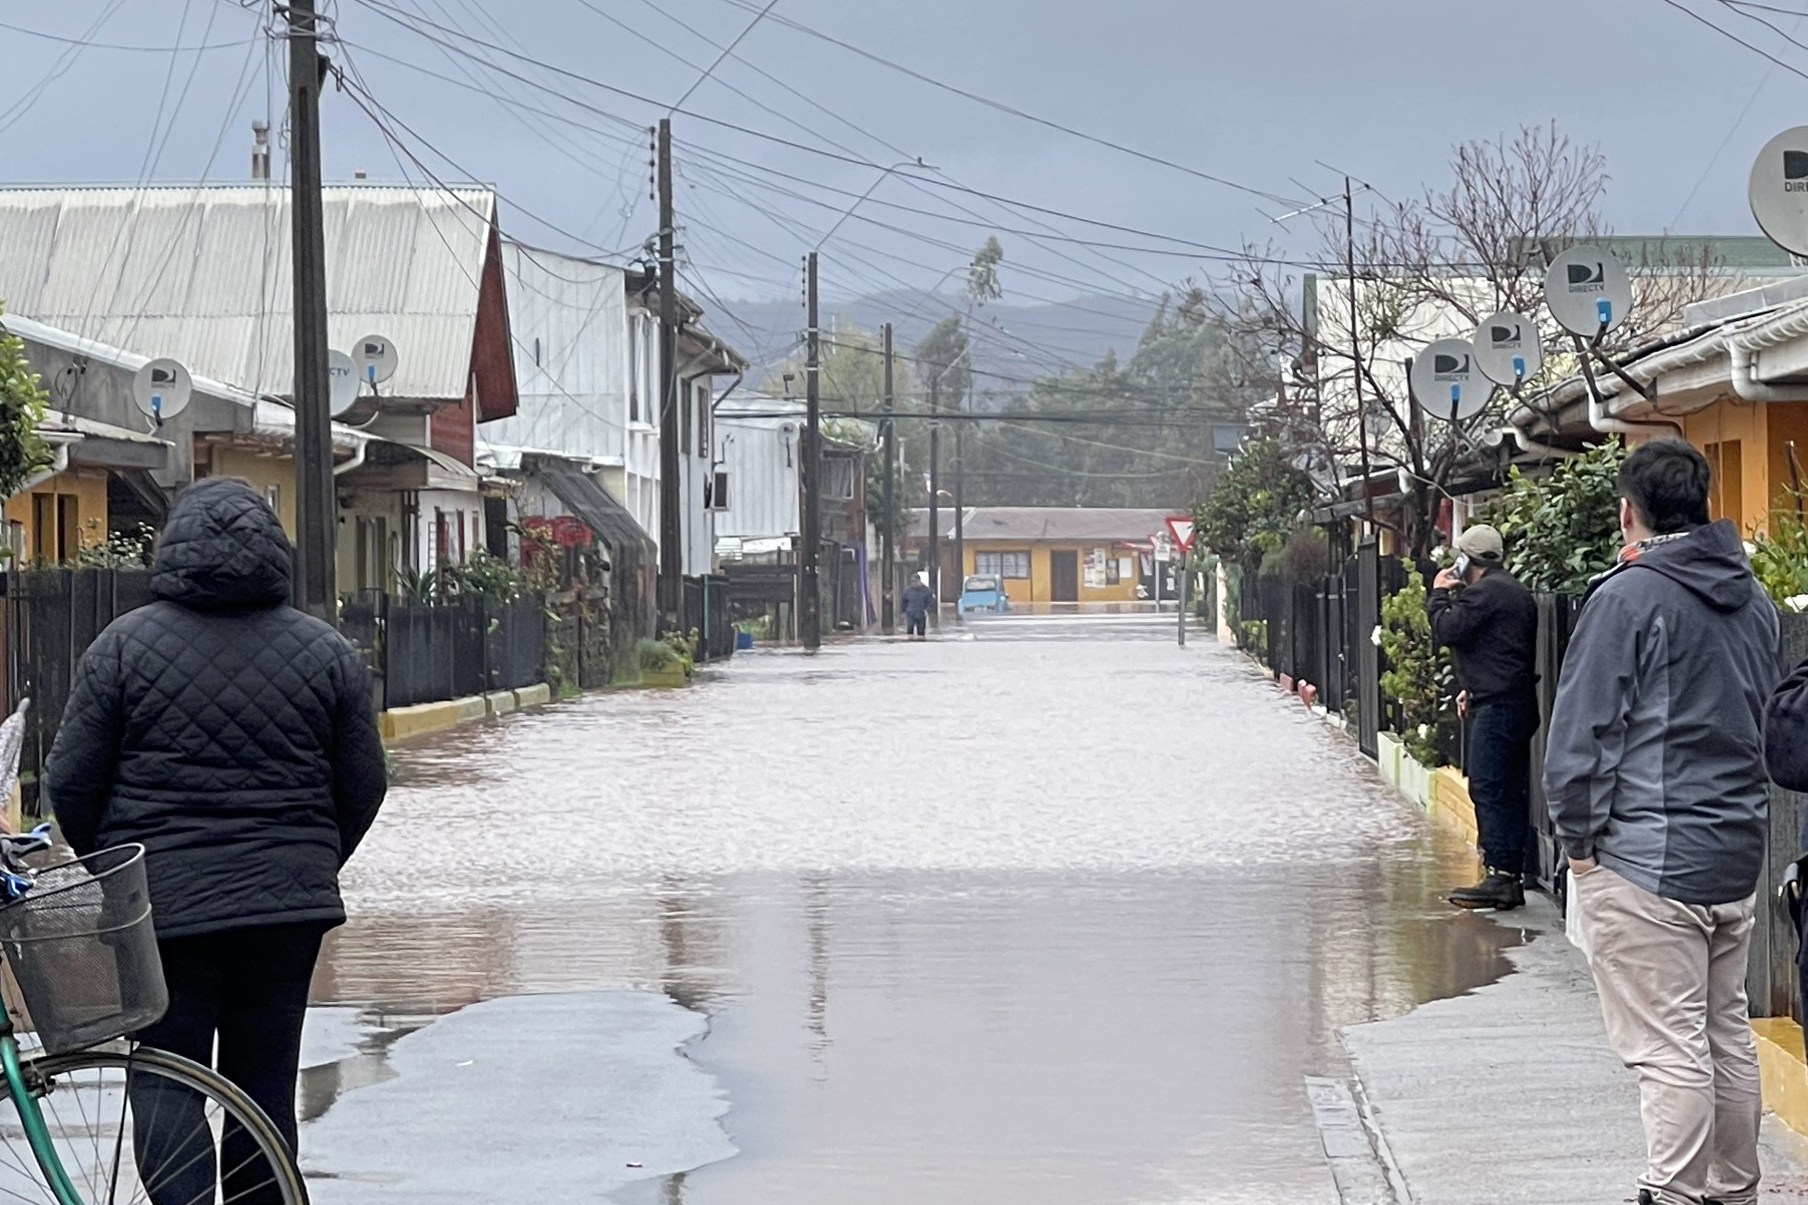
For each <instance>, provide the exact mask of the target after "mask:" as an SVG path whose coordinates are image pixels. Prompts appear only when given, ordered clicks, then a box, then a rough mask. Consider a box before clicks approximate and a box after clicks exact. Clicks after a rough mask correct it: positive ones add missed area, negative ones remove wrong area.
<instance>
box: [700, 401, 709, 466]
mask: <svg viewBox="0 0 1808 1205" xmlns="http://www.w3.org/2000/svg"><path fill="white" fill-rule="evenodd" d="M697 455H699V456H701V457H703V459H705V460H708V459H709V383H708V382H707V381H706V382H704V383H703V384H701V385H699V386H697Z"/></svg>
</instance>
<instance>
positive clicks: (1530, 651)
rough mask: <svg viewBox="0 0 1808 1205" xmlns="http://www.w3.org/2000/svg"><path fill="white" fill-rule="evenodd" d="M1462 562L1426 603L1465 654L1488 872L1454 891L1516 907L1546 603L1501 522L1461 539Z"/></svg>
mask: <svg viewBox="0 0 1808 1205" xmlns="http://www.w3.org/2000/svg"><path fill="white" fill-rule="evenodd" d="M1456 550H1457V560H1456V564H1455V565H1454V566H1452V567H1451V568H1449V569H1446V570H1444V571H1443V572H1441V573H1439V574H1438V576H1437V578H1436V580H1434V581H1433V583H1432V591H1431V594H1430V596H1429V597H1428V598H1427V599H1426V600H1425V610H1426V612H1427V613H1428V614H1429V616H1430V618H1431V632H1432V636H1433V637H1434V638H1435V639H1436V640H1437V642H1438V643H1439V644H1442V645H1446V646H1448V647H1449V649H1450V651H1451V652H1452V653H1453V654H1455V657H1456V671H1457V677H1458V679H1459V680H1460V682H1461V685H1462V693H1461V694H1459V695H1458V696H1457V711H1458V714H1460V715H1463V716H1465V717H1466V718H1467V719H1468V721H1469V756H1468V758H1467V762H1468V771H1469V797H1470V798H1471V799H1472V800H1473V801H1474V803H1475V827H1476V832H1477V834H1478V837H1479V843H1480V845H1481V849H1482V862H1483V874H1482V878H1481V881H1480V882H1478V883H1476V884H1475V885H1474V886H1473V887H1460V888H1458V889H1457V890H1455V891H1453V892H1451V893H1450V896H1449V899H1450V902H1451V903H1453V904H1455V905H1456V906H1457V907H1459V908H1499V909H1508V908H1517V907H1519V906H1520V905H1521V904H1523V903H1525V888H1524V886H1523V885H1522V883H1521V879H1520V876H1521V875H1522V874H1523V873H1524V871H1525V837H1526V829H1527V826H1528V825H1529V823H1530V815H1529V808H1530V800H1531V795H1530V792H1531V780H1532V760H1531V758H1532V749H1531V746H1532V734H1533V733H1535V732H1537V731H1538V702H1537V698H1536V697H1535V695H1534V694H1533V687H1534V686H1535V685H1536V683H1537V681H1538V675H1537V671H1536V670H1535V669H1534V668H1533V664H1534V657H1535V655H1536V651H1537V647H1538V604H1537V603H1536V602H1534V601H1533V599H1532V595H1531V592H1530V591H1528V590H1527V589H1526V588H1525V587H1524V586H1522V585H1520V584H1519V582H1518V580H1517V579H1515V578H1514V576H1513V575H1512V574H1511V573H1508V572H1507V570H1506V566H1505V565H1504V564H1503V563H1502V562H1503V554H1504V547H1503V545H1502V543H1501V538H1500V532H1498V531H1496V530H1495V529H1494V528H1492V527H1489V526H1488V525H1487V524H1485V523H1482V524H1477V525H1476V526H1474V527H1470V528H1468V529H1466V530H1465V531H1464V532H1463V534H1462V535H1460V536H1458V537H1457V539H1456Z"/></svg>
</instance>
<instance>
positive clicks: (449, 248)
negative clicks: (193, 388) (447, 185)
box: [0, 185, 496, 398]
mask: <svg viewBox="0 0 1808 1205" xmlns="http://www.w3.org/2000/svg"><path fill="white" fill-rule="evenodd" d="M324 204H325V214H326V279H327V305H328V316H327V332H328V338H329V339H330V340H331V342H332V345H333V346H334V347H339V348H348V347H350V346H351V343H352V341H353V340H355V339H357V338H359V337H360V336H363V335H373V334H376V335H383V336H386V337H387V338H389V339H390V340H392V341H393V342H394V343H395V346H396V349H397V352H398V367H397V369H396V375H395V377H394V378H392V379H391V380H390V381H389V383H388V384H387V385H386V386H385V387H384V391H385V392H386V393H388V394H390V395H392V396H396V397H410V398H462V397H463V396H464V395H465V390H466V385H467V381H468V377H469V373H470V367H471V350H472V340H473V338H474V335H475V332H476V326H477V302H478V294H479V288H480V284H481V281H482V273H483V262H484V255H485V252H486V249H487V240H488V236H489V229H490V225H491V223H492V221H493V219H494V216H495V205H496V202H495V194H494V193H493V192H491V191H490V190H489V189H485V188H460V189H454V190H451V191H439V190H423V189H414V188H407V187H398V186H394V185H335V186H331V187H328V188H327V189H325V190H324ZM289 252H290V240H289V194H288V191H287V190H286V189H283V188H277V187H266V186H264V185H249V186H247V185H205V186H199V187H196V186H181V187H170V186H156V187H150V188H0V298H4V299H5V302H6V308H7V310H8V311H9V312H11V313H14V314H19V315H22V316H24V317H28V318H35V319H37V320H38V321H40V322H45V323H49V324H50V325H52V326H57V327H61V328H63V329H64V330H67V331H70V332H73V333H74V334H77V335H80V336H82V337H85V338H89V339H95V340H98V341H100V342H103V343H107V344H112V345H114V346H117V347H120V348H123V349H125V350H127V351H131V352H135V353H138V354H140V355H145V356H173V357H175V358H176V359H177V360H180V361H181V362H182V363H183V365H184V366H186V367H187V368H188V370H189V371H190V372H191V373H193V374H194V375H196V376H205V377H211V378H213V379H214V380H217V381H222V382H226V383H228V384H231V385H235V386H238V387H240V388H242V389H246V390H249V391H251V392H252V393H273V394H287V393H288V392H289V391H290V389H291V388H292V386H293V377H294V371H293V368H292V367H291V364H292V360H291V355H290V351H291V339H292V335H291V331H290V323H291V319H290V309H291V307H290V303H291V289H292V284H291V279H290V271H289V262H290V254H289Z"/></svg>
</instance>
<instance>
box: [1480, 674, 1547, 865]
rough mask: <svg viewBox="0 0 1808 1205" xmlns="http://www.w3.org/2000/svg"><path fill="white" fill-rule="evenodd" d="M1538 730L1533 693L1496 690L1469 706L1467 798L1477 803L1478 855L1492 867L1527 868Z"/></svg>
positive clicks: (1536, 710) (1536, 708)
mask: <svg viewBox="0 0 1808 1205" xmlns="http://www.w3.org/2000/svg"><path fill="white" fill-rule="evenodd" d="M1537 731H1538V702H1537V700H1536V699H1534V698H1533V697H1532V696H1531V695H1506V696H1500V697H1496V698H1492V699H1488V700H1485V701H1484V702H1481V703H1476V704H1474V705H1472V706H1471V707H1470V709H1469V758H1468V766H1467V769H1468V771H1469V798H1470V799H1471V800H1473V801H1474V803H1475V828H1476V833H1477V836H1478V839H1479V844H1480V845H1481V847H1482V861H1483V862H1484V863H1486V864H1487V866H1488V868H1489V869H1490V870H1506V871H1511V872H1512V873H1514V874H1522V873H1524V871H1525V843H1526V829H1527V827H1528V826H1529V825H1530V824H1531V789H1532V734H1533V733H1535V732H1537Z"/></svg>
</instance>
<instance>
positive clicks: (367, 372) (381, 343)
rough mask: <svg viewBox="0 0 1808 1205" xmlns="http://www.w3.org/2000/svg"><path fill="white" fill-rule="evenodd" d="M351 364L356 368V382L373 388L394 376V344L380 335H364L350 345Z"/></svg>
mask: <svg viewBox="0 0 1808 1205" xmlns="http://www.w3.org/2000/svg"><path fill="white" fill-rule="evenodd" d="M352 363H354V364H356V365H357V366H358V380H359V381H361V382H363V383H364V384H366V385H370V386H372V387H373V388H374V387H375V386H378V385H381V384H382V383H383V382H384V381H387V380H388V379H389V378H390V377H393V376H394V375H395V370H396V349H395V344H393V343H391V342H390V341H389V340H387V339H385V338H384V337H383V336H381V335H366V336H364V337H363V338H362V339H360V340H358V341H357V342H356V343H354V344H352Z"/></svg>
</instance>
